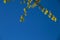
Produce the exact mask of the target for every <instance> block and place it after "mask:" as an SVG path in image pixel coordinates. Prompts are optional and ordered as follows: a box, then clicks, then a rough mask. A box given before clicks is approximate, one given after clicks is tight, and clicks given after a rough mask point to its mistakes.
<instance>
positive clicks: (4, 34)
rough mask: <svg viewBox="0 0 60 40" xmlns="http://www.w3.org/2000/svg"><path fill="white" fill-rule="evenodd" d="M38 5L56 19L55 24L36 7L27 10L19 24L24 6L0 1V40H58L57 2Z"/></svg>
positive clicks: (59, 16) (51, 0)
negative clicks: (51, 13) (50, 12)
mask: <svg viewBox="0 0 60 40" xmlns="http://www.w3.org/2000/svg"><path fill="white" fill-rule="evenodd" d="M40 4H42V6H44V7H45V8H47V9H48V10H51V11H52V12H53V14H54V15H55V16H56V17H57V19H58V21H57V22H56V23H55V22H53V21H51V20H50V19H49V18H48V17H47V16H45V15H44V14H43V13H42V12H41V10H40V9H39V8H38V7H35V8H33V9H32V8H31V9H29V10H28V11H27V12H28V16H26V17H25V21H24V22H23V23H20V22H19V19H20V16H21V15H22V14H23V8H24V7H25V4H24V5H22V4H20V3H19V0H15V1H12V0H11V2H9V3H7V4H4V3H3V1H2V0H0V40H59V38H60V36H59V35H60V6H59V5H60V4H59V2H58V0H41V2H40Z"/></svg>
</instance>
